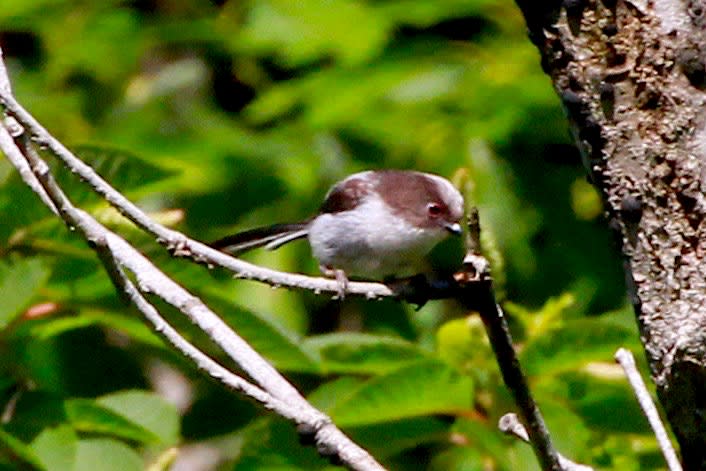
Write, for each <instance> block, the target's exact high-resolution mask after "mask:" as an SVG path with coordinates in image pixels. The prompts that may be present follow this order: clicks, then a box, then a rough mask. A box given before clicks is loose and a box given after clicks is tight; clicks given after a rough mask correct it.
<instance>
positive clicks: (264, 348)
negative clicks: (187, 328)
mask: <svg viewBox="0 0 706 471" xmlns="http://www.w3.org/2000/svg"><path fill="white" fill-rule="evenodd" d="M208 305H209V306H211V307H212V308H213V309H214V310H215V311H216V312H218V313H219V315H220V316H221V318H222V319H223V320H224V321H225V322H226V323H227V324H228V325H229V326H231V327H232V328H233V330H235V331H236V332H237V333H238V335H240V336H241V337H243V338H244V339H245V340H246V341H247V342H248V343H249V344H250V345H251V346H252V347H253V348H254V349H255V350H257V351H258V353H260V354H261V355H263V356H264V357H266V358H267V359H268V360H269V361H271V362H272V363H273V364H274V365H275V366H276V367H277V368H278V369H282V370H287V371H297V372H303V373H313V372H318V371H319V365H318V358H317V357H316V355H315V354H314V353H312V352H310V351H309V350H308V349H307V348H305V347H304V346H303V345H300V340H299V338H298V337H297V336H295V335H294V334H293V333H291V332H287V331H286V330H284V329H283V328H282V327H280V326H279V325H277V324H275V323H274V322H272V321H270V320H269V319H266V318H264V317H261V316H259V315H258V314H256V313H254V312H252V311H249V310H245V309H242V308H240V307H238V306H235V305H234V304H233V303H232V302H229V301H226V300H223V299H222V298H220V297H210V298H209V301H208Z"/></svg>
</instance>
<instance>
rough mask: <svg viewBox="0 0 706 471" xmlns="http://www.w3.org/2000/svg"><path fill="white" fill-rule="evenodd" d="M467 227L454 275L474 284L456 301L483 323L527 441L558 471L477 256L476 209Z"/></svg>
mask: <svg viewBox="0 0 706 471" xmlns="http://www.w3.org/2000/svg"><path fill="white" fill-rule="evenodd" d="M468 226H469V227H468V241H467V246H468V249H467V253H466V257H465V259H464V270H463V271H462V272H459V273H458V274H457V278H456V279H457V281H458V282H459V284H461V285H464V284H465V283H467V282H471V281H475V282H476V283H475V284H469V285H467V287H466V289H465V290H463V291H461V293H460V295H459V298H458V299H459V300H460V301H461V302H462V303H463V305H464V306H465V307H466V308H468V309H469V310H472V311H476V312H478V313H479V314H480V317H481V319H482V320H483V324H484V325H485V330H486V332H487V334H488V338H489V340H490V343H491V345H492V346H493V351H494V352H495V358H496V359H497V361H498V366H499V368H500V373H501V374H502V377H503V380H504V381H505V385H506V386H507V387H508V388H509V389H510V391H511V392H512V395H513V396H514V398H515V402H516V403H517V406H518V407H519V409H520V413H521V414H522V418H523V421H524V423H525V424H526V431H527V433H528V438H529V442H530V443H531V445H532V448H533V449H534V453H535V455H536V456H537V460H538V461H539V463H540V465H541V466H542V469H544V470H545V471H550V470H551V471H559V470H561V469H562V467H561V465H560V462H559V455H558V454H557V452H556V450H555V449H554V446H553V445H552V441H551V437H550V436H549V431H548V430H547V426H546V425H545V423H544V419H543V418H542V414H541V413H540V412H539V408H538V407H537V404H536V403H535V402H534V398H533V397H532V394H531V393H530V390H529V386H528V385H527V380H526V379H525V376H524V374H523V373H522V369H521V368H520V362H519V360H518V359H517V354H516V353H515V349H514V347H513V346H512V336H511V335H510V329H509V327H508V325H507V321H506V320H505V315H504V314H503V311H502V309H501V308H500V306H498V304H497V303H496V302H495V295H494V293H493V286H492V279H491V278H490V270H489V264H488V261H487V260H486V259H485V257H483V256H482V255H480V247H481V243H480V223H479V219H478V212H477V211H476V210H472V211H471V212H470V215H469V218H468Z"/></svg>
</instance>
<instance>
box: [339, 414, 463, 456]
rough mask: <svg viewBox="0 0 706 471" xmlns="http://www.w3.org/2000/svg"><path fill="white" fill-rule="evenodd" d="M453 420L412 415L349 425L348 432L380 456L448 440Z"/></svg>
mask: <svg viewBox="0 0 706 471" xmlns="http://www.w3.org/2000/svg"><path fill="white" fill-rule="evenodd" d="M450 427H451V424H450V423H449V422H448V421H444V420H440V419H437V418H435V417H412V418H409V419H401V420H396V421H394V422H386V423H382V424H373V425H364V426H361V427H350V428H347V429H346V433H347V434H348V435H350V437H351V439H352V440H353V441H354V442H356V443H358V444H359V445H360V446H362V447H363V448H365V449H366V450H368V451H369V452H370V453H372V454H373V455H374V456H375V457H377V458H384V457H387V456H392V455H396V454H398V453H400V452H402V451H404V450H409V449H412V448H416V447H418V446H420V445H425V444H430V443H435V442H438V443H441V442H446V441H447V440H448V436H449V428H450Z"/></svg>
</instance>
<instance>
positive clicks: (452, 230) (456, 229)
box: [444, 222, 463, 236]
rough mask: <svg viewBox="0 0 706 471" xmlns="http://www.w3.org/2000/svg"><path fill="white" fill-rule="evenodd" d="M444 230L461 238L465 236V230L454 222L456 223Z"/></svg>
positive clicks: (448, 225) (447, 225)
mask: <svg viewBox="0 0 706 471" xmlns="http://www.w3.org/2000/svg"><path fill="white" fill-rule="evenodd" d="M444 228H445V229H446V230H447V231H449V232H450V233H452V234H453V235H457V236H460V235H461V234H463V229H462V228H461V224H459V223H457V222H454V223H448V224H446V225H445V226H444Z"/></svg>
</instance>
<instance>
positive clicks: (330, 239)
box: [309, 196, 447, 279]
mask: <svg viewBox="0 0 706 471" xmlns="http://www.w3.org/2000/svg"><path fill="white" fill-rule="evenodd" d="M446 236H447V233H446V231H444V230H443V229H442V228H424V229H422V228H419V227H415V226H412V225H411V224H409V223H408V222H406V221H405V220H404V219H401V218H400V217H398V216H395V215H394V214H393V213H392V212H390V211H389V209H388V208H387V206H386V205H385V203H384V202H383V201H382V200H381V199H380V198H378V197H375V196H371V197H368V198H366V200H365V201H364V202H363V203H362V204H361V205H360V206H358V207H357V208H355V209H353V210H350V211H343V212H340V213H331V214H322V215H320V216H318V217H317V218H316V219H314V220H313V221H312V223H311V226H310V227H309V243H310V244H311V248H312V252H313V254H314V257H316V259H317V260H318V261H319V263H320V264H321V265H323V266H326V267H329V268H339V269H342V270H344V271H345V272H346V273H347V274H348V275H354V276H360V277H364V278H370V279H381V278H383V277H387V276H403V275H409V274H413V273H414V272H415V270H416V269H418V266H419V264H420V262H422V261H423V259H424V256H425V255H426V254H427V253H428V252H429V251H430V250H431V249H432V248H433V247H434V245H436V244H437V243H439V242H440V241H441V240H443V239H444V238H445V237H446Z"/></svg>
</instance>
